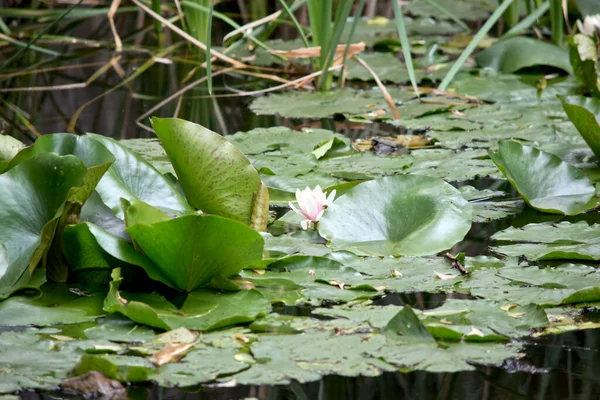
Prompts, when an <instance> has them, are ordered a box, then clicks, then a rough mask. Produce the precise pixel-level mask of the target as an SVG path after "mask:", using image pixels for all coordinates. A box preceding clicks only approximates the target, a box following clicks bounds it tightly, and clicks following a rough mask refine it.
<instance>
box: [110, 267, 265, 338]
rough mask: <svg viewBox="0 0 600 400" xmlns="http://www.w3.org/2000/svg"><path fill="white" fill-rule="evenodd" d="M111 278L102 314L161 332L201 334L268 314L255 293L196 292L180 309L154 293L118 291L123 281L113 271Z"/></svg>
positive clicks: (260, 296) (263, 299)
mask: <svg viewBox="0 0 600 400" xmlns="http://www.w3.org/2000/svg"><path fill="white" fill-rule="evenodd" d="M112 277H113V281H112V282H111V287H110V292H109V294H108V296H107V297H106V299H105V301H104V310H105V311H107V312H111V313H115V312H118V313H121V314H123V315H125V316H127V317H128V318H130V319H131V320H133V321H136V322H139V323H141V324H144V325H149V326H153V327H156V328H160V329H165V330H172V329H177V328H180V327H185V328H188V329H192V330H201V331H205V330H213V329H218V328H222V327H224V326H228V325H235V324H240V323H245V322H250V321H253V320H254V319H256V318H257V317H259V316H261V315H265V314H267V313H268V312H269V311H270V310H271V303H269V302H268V301H267V300H266V299H265V298H264V297H263V295H262V294H260V293H259V292H258V291H256V290H241V291H239V292H235V293H221V292H215V291H211V290H197V291H194V292H191V293H189V294H188V296H187V299H186V301H185V302H184V303H183V306H182V307H181V308H180V309H179V308H177V307H175V306H174V305H173V304H172V303H170V302H169V301H167V300H166V299H165V298H164V297H162V296H160V295H158V294H156V293H126V292H122V291H120V290H119V286H120V284H121V282H122V280H123V278H122V277H121V275H120V270H119V269H118V268H116V269H115V270H114V271H113V274H112Z"/></svg>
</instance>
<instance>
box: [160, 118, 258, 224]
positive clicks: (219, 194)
mask: <svg viewBox="0 0 600 400" xmlns="http://www.w3.org/2000/svg"><path fill="white" fill-rule="evenodd" d="M152 126H153V127H154V129H155V131H156V134H157V135H158V137H159V138H160V140H161V142H162V144H163V146H164V148H165V150H166V152H167V154H168V155H169V158H170V159H171V162H172V163H173V167H174V168H175V171H176V172H177V177H178V178H179V183H180V184H181V187H182V188H183V191H184V192H185V194H186V196H187V200H188V202H189V203H190V204H191V205H192V206H194V207H196V208H199V209H201V210H202V211H204V212H206V213H210V214H216V215H221V216H224V217H227V218H232V219H235V220H238V221H241V222H244V223H246V224H248V223H249V222H250V218H251V215H252V207H253V198H254V196H255V195H256V193H257V191H258V190H260V187H261V182H260V178H259V176H258V173H257V172H256V170H255V169H254V167H252V165H251V164H250V162H249V161H248V159H247V158H246V157H245V156H244V155H243V154H242V153H241V152H240V151H239V150H238V149H237V148H236V147H235V146H234V145H232V144H231V143H229V142H228V141H227V140H225V139H224V138H223V137H222V136H220V135H218V134H216V133H214V132H212V131H210V130H208V129H206V128H204V127H202V126H200V125H196V124H193V123H191V122H187V121H184V120H180V119H168V118H153V119H152ZM266 200H268V199H266ZM266 204H268V202H267V203H266ZM260 206H261V207H263V206H264V204H261V205H260Z"/></svg>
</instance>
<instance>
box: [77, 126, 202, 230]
mask: <svg viewBox="0 0 600 400" xmlns="http://www.w3.org/2000/svg"><path fill="white" fill-rule="evenodd" d="M88 135H89V136H90V137H91V138H92V139H94V140H95V141H97V142H100V143H102V145H103V146H104V147H106V148H107V149H108V150H110V152H111V153H112V154H114V156H115V159H116V160H115V162H114V164H113V165H112V166H111V167H110V168H109V169H108V171H107V172H106V175H104V177H103V178H102V180H100V182H99V183H98V186H97V187H96V191H97V192H98V194H99V195H100V197H101V198H102V201H103V202H104V203H105V204H106V205H107V206H108V207H110V208H111V210H112V211H113V212H114V213H115V215H117V216H118V217H119V218H123V211H122V209H121V198H123V199H127V200H129V201H133V200H141V201H143V202H146V203H148V204H150V205H152V206H154V207H157V208H159V209H161V210H163V211H165V212H169V213H172V214H182V213H185V212H190V211H192V208H191V207H190V206H189V204H188V203H187V202H186V200H185V198H184V197H183V196H182V195H181V193H179V191H178V190H177V188H176V187H175V186H174V185H173V184H172V183H171V182H170V181H169V180H167V179H166V178H165V177H164V176H163V175H162V174H161V173H160V172H158V171H157V170H156V168H154V167H153V166H152V165H151V164H150V163H149V162H147V161H145V160H144V159H143V158H142V157H140V156H139V155H138V154H136V153H134V152H133V151H131V150H129V149H128V148H127V147H126V146H124V145H122V144H121V143H119V142H117V141H116V140H114V139H111V138H109V137H106V136H101V135H94V134H88Z"/></svg>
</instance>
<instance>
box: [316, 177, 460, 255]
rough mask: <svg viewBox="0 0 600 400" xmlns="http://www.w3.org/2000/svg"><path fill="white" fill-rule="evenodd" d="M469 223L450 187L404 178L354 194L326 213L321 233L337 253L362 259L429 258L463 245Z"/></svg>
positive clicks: (367, 186) (377, 183) (380, 181)
mask: <svg viewBox="0 0 600 400" xmlns="http://www.w3.org/2000/svg"><path fill="white" fill-rule="evenodd" d="M471 217H472V209H471V206H470V205H469V203H468V202H467V201H466V200H464V199H463V197H462V196H461V195H460V192H459V191H458V190H456V189H455V188H453V187H452V186H450V185H448V184H447V183H445V182H444V181H442V180H440V179H436V178H430V177H424V176H413V175H405V176H397V177H388V178H381V179H377V180H374V181H369V182H364V183H361V184H358V185H356V186H355V187H354V188H352V189H350V190H349V191H348V192H346V194H345V195H344V196H342V197H341V198H339V199H337V200H336V201H335V202H334V203H333V204H332V205H331V206H330V207H329V208H328V209H327V211H326V213H325V215H324V216H323V218H322V220H321V221H320V222H319V233H320V234H321V235H322V236H323V237H325V238H326V239H328V240H330V241H331V243H332V245H333V246H335V247H336V248H338V249H344V250H350V251H357V252H359V253H362V254H368V255H427V254H433V253H437V252H439V251H441V250H444V249H447V248H450V247H452V246H453V245H454V244H455V243H457V242H459V241H460V240H462V238H463V237H464V236H465V235H466V234H467V232H468V231H469V229H470V228H471Z"/></svg>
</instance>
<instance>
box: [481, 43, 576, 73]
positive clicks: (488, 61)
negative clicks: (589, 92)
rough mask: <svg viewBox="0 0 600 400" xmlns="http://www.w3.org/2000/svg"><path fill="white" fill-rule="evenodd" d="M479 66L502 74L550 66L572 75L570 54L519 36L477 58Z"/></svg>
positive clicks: (484, 52)
mask: <svg viewBox="0 0 600 400" xmlns="http://www.w3.org/2000/svg"><path fill="white" fill-rule="evenodd" d="M475 60H476V61H477V64H479V66H481V67H488V68H492V69H495V70H497V71H501V72H508V73H511V72H516V71H518V70H520V69H522V68H527V67H533V66H536V65H548V66H551V67H555V68H560V69H562V70H564V71H565V72H567V73H569V74H570V73H572V72H573V70H572V69H571V63H570V61H569V53H568V52H567V51H565V50H564V49H562V48H560V47H558V46H555V45H553V44H550V43H546V42H542V41H540V40H536V39H531V38H527V37H522V36H517V37H513V38H511V39H507V40H502V41H499V42H497V43H496V44H494V45H493V46H491V47H490V48H488V49H486V50H484V51H482V52H481V53H479V54H478V55H477V56H475Z"/></svg>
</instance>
